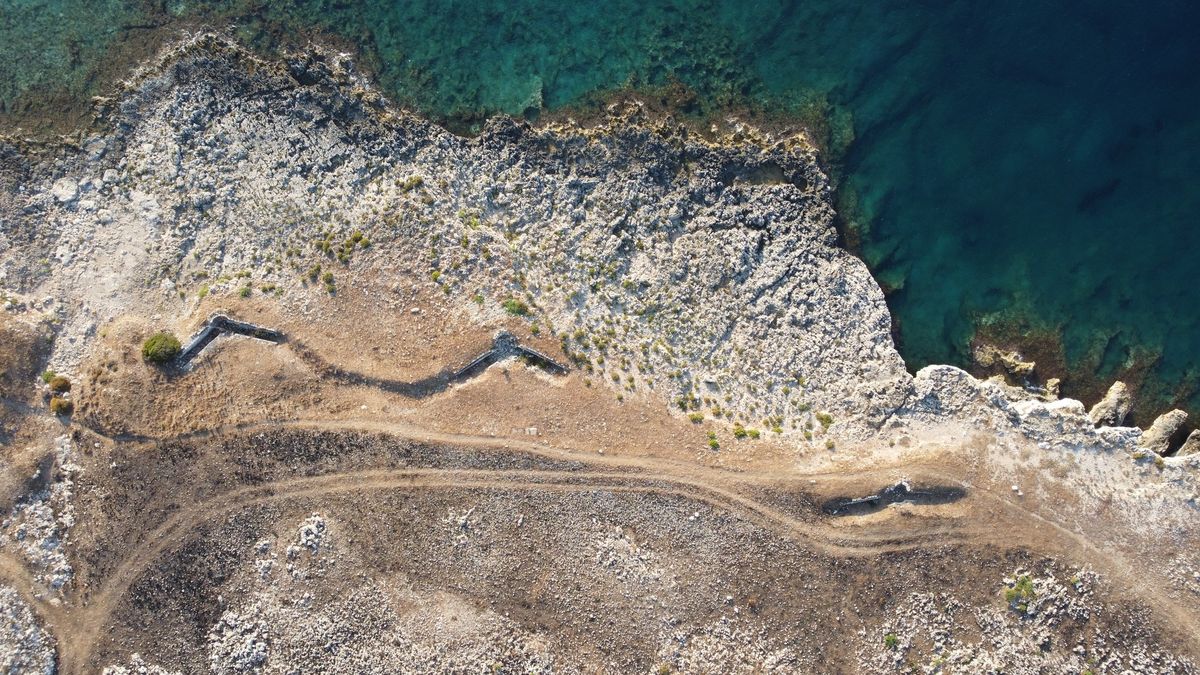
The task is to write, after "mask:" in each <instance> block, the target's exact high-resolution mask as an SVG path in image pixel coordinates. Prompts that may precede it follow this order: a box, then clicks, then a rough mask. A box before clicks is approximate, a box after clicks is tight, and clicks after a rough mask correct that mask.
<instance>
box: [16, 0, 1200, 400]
mask: <svg viewBox="0 0 1200 675" xmlns="http://www.w3.org/2000/svg"><path fill="white" fill-rule="evenodd" d="M196 23H212V24H217V25H228V24H229V23H236V25H237V29H236V30H237V33H238V34H239V35H241V36H242V37H243V38H244V39H245V40H246V41H247V42H248V43H250V44H253V45H255V46H256V47H259V48H267V49H269V48H271V47H272V46H274V45H276V44H279V43H281V42H282V41H286V39H288V38H289V37H292V38H295V37H296V36H298V35H300V34H301V33H302V32H305V31H319V32H324V33H326V34H333V35H336V36H340V37H341V38H342V39H344V40H345V41H346V42H347V43H348V44H350V45H352V46H353V47H355V48H357V49H358V50H359V51H360V53H361V55H362V60H363V63H364V64H366V65H367V66H368V67H369V68H371V69H372V70H374V71H375V72H376V73H377V75H378V77H379V79H380V82H381V83H382V84H383V86H384V87H385V88H387V89H388V90H389V91H390V92H391V93H392V95H393V96H394V97H395V98H396V99H397V100H399V101H401V102H403V103H405V104H407V105H411V106H415V107H418V108H420V109H422V110H423V111H425V112H427V113H429V114H432V115H434V116H438V117H445V118H453V119H454V120H456V121H457V122H459V123H462V124H465V125H467V126H469V125H470V123H472V122H473V121H477V120H479V119H481V118H482V117H483V116H485V115H487V114H490V113H493V112H507V113H510V114H514V115H536V114H538V112H539V111H542V110H545V109H554V108H557V107H561V106H565V105H574V104H579V103H581V102H586V101H588V100H590V97H592V96H594V95H595V94H596V93H597V92H601V91H605V90H611V89H613V88H619V87H624V86H635V87H639V86H647V85H657V84H664V83H668V82H670V81H672V80H678V81H679V82H682V83H684V84H685V85H687V86H688V87H690V88H691V89H692V90H693V91H694V92H695V93H696V100H695V109H694V110H691V112H694V113H702V112H705V111H709V112H711V111H714V110H718V109H721V108H723V107H739V106H743V105H747V104H749V105H753V106H757V107H759V108H762V109H768V110H774V111H783V112H791V113H793V114H804V115H806V116H810V115H812V114H813V113H814V112H819V113H822V114H824V115H826V117H827V118H828V120H829V123H828V125H827V126H828V128H829V129H831V130H832V132H831V134H830V139H831V140H830V144H831V146H832V147H831V151H832V152H831V157H835V158H836V163H837V165H838V166H837V167H836V168H837V172H838V174H839V175H840V176H841V181H840V182H841V201H842V206H843V210H844V211H845V212H846V214H847V217H848V220H850V221H852V223H851V225H852V226H853V227H854V228H856V230H857V232H858V234H859V235H860V236H861V245H860V246H859V252H860V254H861V255H862V256H863V257H864V259H865V260H866V261H867V263H868V264H869V265H870V267H871V268H872V270H873V272H874V273H875V275H876V277H877V278H878V279H880V281H881V283H883V284H884V286H885V287H886V288H888V289H889V304H890V305H891V307H892V310H893V313H894V314H895V316H896V317H897V323H898V328H899V333H898V336H899V339H900V345H901V351H902V353H903V354H904V356H905V358H906V360H907V361H908V363H909V365H910V366H911V367H913V368H914V369H915V368H918V367H920V366H922V365H924V364H927V363H934V362H948V363H956V364H960V365H967V364H968V362H969V347H968V344H969V341H970V340H971V338H972V336H973V335H974V334H975V332H976V329H977V328H978V327H980V326H986V327H989V328H988V330H989V331H990V332H991V333H996V334H1003V335H1004V336H1006V337H1008V338H1011V339H1014V340H1015V341H1016V342H1017V343H1018V344H1025V346H1028V347H1030V348H1031V350H1032V352H1033V354H1034V355H1036V356H1037V357H1038V358H1039V359H1040V360H1041V362H1042V363H1043V364H1048V363H1052V362H1054V361H1055V358H1056V357H1055V352H1056V350H1057V345H1058V344H1061V347H1062V351H1061V357H1062V358H1063V359H1065V363H1064V364H1063V365H1064V366H1065V368H1066V369H1067V370H1068V371H1070V372H1069V375H1070V376H1069V377H1068V378H1067V381H1066V386H1065V393H1067V394H1068V395H1077V396H1081V397H1083V398H1091V397H1092V396H1094V395H1095V390H1096V387H1097V386H1103V385H1104V384H1106V380H1108V379H1109V378H1111V377H1114V376H1118V375H1120V376H1125V377H1131V378H1133V379H1134V380H1140V379H1141V378H1142V377H1144V378H1145V388H1144V389H1143V403H1144V405H1143V406H1142V412H1141V414H1142V416H1143V417H1144V416H1145V415H1147V414H1148V413H1149V412H1151V411H1153V410H1154V409H1156V408H1160V407H1162V406H1164V405H1167V404H1169V403H1178V404H1184V405H1186V406H1187V407H1189V408H1190V409H1191V410H1192V411H1194V412H1200V388H1198V386H1197V385H1198V384H1200V314H1198V313H1197V312H1196V311H1195V310H1196V308H1197V307H1200V284H1197V283H1195V281H1194V278H1195V277H1196V273H1197V272H1198V271H1200V262H1198V260H1200V259H1198V257H1197V254H1196V251H1195V245H1196V244H1197V243H1200V229H1198V228H1200V39H1198V38H1197V35H1200V3H1195V2H1175V1H1171V0H1158V1H1152V2H1141V3H1136V2H1132V1H1129V2H1118V1H1115V0H1093V1H1086V2H1085V1H1068V0H1036V1H1035V0H1006V2H1002V3H983V2H948V1H944V0H939V1H933V0H924V1H922V0H907V1H903V2H901V1H898V0H876V1H874V2H861V1H859V0H819V1H810V2H797V1H784V0H772V1H760V2H733V1H728V2H716V1H711V2H701V1H697V0H674V1H671V0H641V1H634V0H610V1H609V2H593V3H585V2H576V3H564V2H559V1H557V0H508V1H506V2H494V1H481V0H472V1H469V2H468V1H465V0H458V1H455V0H446V1H442V2H433V1H431V0H419V1H413V2H380V1H366V2H332V1H319V0H294V1H293V2H288V3H267V2H249V1H244V2H237V3H222V2H204V3H200V2H195V3H187V2H179V1H178V0H172V1H170V2H167V3H165V4H160V3H122V2H116V1H104V2H95V1H93V2H35V1H32V0H0V59H2V61H0V101H2V102H3V105H4V106H5V108H4V109H2V110H0V113H3V112H4V111H5V110H7V111H8V112H9V113H11V112H13V111H17V112H18V113H19V112H20V111H21V110H30V109H35V108H36V101H38V97H46V96H50V95H51V94H53V95H54V96H58V97H59V98H63V97H70V96H75V97H83V96H86V95H88V94H90V93H92V91H93V90H94V89H95V88H98V87H102V86H103V81H104V77H103V76H102V75H101V72H102V71H103V70H104V69H105V68H107V69H108V70H110V71H111V70H112V69H113V68H112V64H113V61H114V60H116V59H119V58H122V57H125V58H129V57H131V56H132V53H131V50H130V49H129V45H130V44H136V43H138V41H142V42H145V43H146V44H152V43H153V40H150V39H148V36H156V37H159V38H161V36H162V35H163V34H165V32H169V30H170V29H172V27H174V26H177V25H184V24H191V25H194V24H196ZM133 51H136V50H133ZM30 54H32V55H33V57H32V58H30V57H29V56H25V57H24V58H18V57H20V56H21V55H30ZM101 64H103V66H104V68H102V67H101ZM31 106H34V107H32V108H31ZM0 119H3V118H0ZM10 123H11V122H10ZM851 138H852V139H853V141H852V142H849V141H850V139H851ZM847 142H849V145H848V146H847V145H846V144H847ZM1045 374H1046V375H1055V374H1058V373H1055V372H1049V371H1047V372H1046V373H1045Z"/></svg>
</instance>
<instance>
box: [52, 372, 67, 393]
mask: <svg viewBox="0 0 1200 675" xmlns="http://www.w3.org/2000/svg"><path fill="white" fill-rule="evenodd" d="M49 384H50V391H52V392H54V393H56V394H61V393H63V392H68V391H71V381H70V380H68V379H67V378H65V377H63V376H62V375H55V376H54V377H52V378H50V383H49Z"/></svg>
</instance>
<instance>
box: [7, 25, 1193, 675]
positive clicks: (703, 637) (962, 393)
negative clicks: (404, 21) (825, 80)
mask: <svg viewBox="0 0 1200 675" xmlns="http://www.w3.org/2000/svg"><path fill="white" fill-rule="evenodd" d="M96 105H97V115H98V118H99V120H100V122H101V124H100V126H101V128H103V129H104V131H103V132H102V133H98V134H97V135H94V136H90V137H81V138H75V139H69V138H64V139H61V140H60V141H58V142H55V143H49V144H45V143H35V142H33V141H31V140H25V139H14V138H10V139H3V140H0V293H3V295H2V296H0V305H2V307H3V309H2V311H0V399H2V402H3V406H2V407H0V497H2V499H0V507H2V508H3V520H2V522H0V612H3V613H4V618H5V622H4V625H5V626H6V628H5V631H4V632H3V633H2V634H0V664H2V665H3V666H4V667H5V668H4V669H5V671H6V672H47V673H51V672H60V671H61V672H65V673H85V672H106V673H175V672H181V673H193V672H205V671H211V672H217V673H227V672H229V673H232V672H264V673H299V672H306V673H307V672H339V673H341V672H345V673H367V672H370V673H375V672H622V673H623V672H652V673H671V672H698V673H711V672H747V673H750V672H796V673H810V672H880V673H883V672H922V673H939V672H1006V673H1043V672H1046V673H1050V672H1053V673H1088V672H1091V673H1104V672H1113V673H1118V672H1119V673H1124V672H1139V673H1176V672H1195V671H1196V670H1197V665H1196V664H1197V658H1200V641H1198V640H1200V638H1197V636H1198V635H1200V546H1198V544H1200V517H1198V516H1200V513H1198V511H1200V486H1198V484H1197V483H1198V479H1200V453H1197V452H1195V451H1196V450H1200V437H1196V438H1190V439H1188V440H1187V442H1185V443H1183V444H1182V446H1181V445H1180V444H1181V441H1183V439H1182V438H1179V436H1180V435H1182V433H1181V432H1180V429H1181V428H1182V424H1183V421H1184V420H1183V419H1181V418H1179V415H1171V414H1168V415H1166V416H1164V417H1163V418H1161V419H1160V420H1159V421H1158V422H1156V423H1155V425H1154V426H1153V427H1151V428H1150V429H1148V430H1146V431H1143V430H1141V429H1137V428H1132V427H1124V426H1120V425H1121V423H1122V422H1123V421H1124V418H1125V416H1126V415H1127V413H1128V406H1129V401H1128V400H1127V398H1126V397H1125V396H1124V393H1123V392H1124V390H1123V389H1122V387H1120V386H1115V387H1114V390H1113V391H1112V392H1111V393H1110V397H1109V398H1107V399H1106V400H1105V401H1103V402H1101V404H1100V405H1098V406H1097V407H1096V408H1095V409H1093V410H1092V411H1091V412H1090V414H1089V411H1086V410H1085V409H1084V406H1083V405H1082V404H1081V403H1079V402H1078V401H1073V400H1071V399H1060V398H1058V397H1057V396H1056V395H1055V394H1054V392H1053V391H1050V392H1047V391H1045V390H1038V391H1034V390H1032V389H1030V388H1028V387H1022V386H1017V385H1016V384H1013V383H1009V382H1006V381H1005V380H1004V379H1002V378H996V379H992V380H987V381H981V380H978V379H976V378H974V377H972V376H971V375H969V374H967V373H965V372H963V371H961V370H958V369H955V368H951V367H947V366H934V367H929V368H925V369H923V370H921V371H920V372H918V373H916V374H915V375H912V374H910V373H909V372H907V371H906V369H905V365H904V363H903V361H902V359H901V358H900V356H899V355H898V354H897V352H896V349H895V346H894V344H893V343H892V339H891V334H890V324H891V321H890V317H889V315H888V311H887V307H886V305H885V303H884V299H883V294H882V292H881V290H880V288H879V286H878V285H877V284H876V283H875V281H874V280H873V279H872V278H871V276H870V274H869V273H868V271H867V269H866V267H865V266H864V265H863V264H862V262H861V261H859V260H858V259H857V258H855V257H853V256H852V255H850V254H849V253H847V252H845V251H844V250H842V249H840V248H838V246H837V237H836V232H835V230H834V228H833V224H832V223H833V218H834V212H833V209H832V207H831V205H830V201H831V199H830V197H831V195H830V186H829V181H828V179H827V178H826V176H825V174H824V173H823V172H822V170H821V168H820V166H819V163H818V154H817V152H816V150H815V149H814V147H813V146H812V144H811V143H809V142H808V141H807V140H806V137H805V136H804V135H803V133H795V134H783V133H782V132H767V131H764V130H761V129H758V128H755V127H754V126H753V125H751V124H748V123H745V122H744V121H740V120H738V119H732V118H731V119H726V120H722V121H720V122H717V123H714V124H713V125H712V126H711V128H706V129H697V128H695V127H694V126H689V125H685V124H682V123H679V122H677V121H675V120H673V119H671V118H670V117H669V116H665V115H663V114H661V113H652V112H650V111H648V110H647V109H646V108H645V107H644V106H642V105H640V104H639V103H638V102H637V101H636V100H633V99H628V100H622V101H620V102H617V103H614V104H612V105H611V106H610V107H609V108H608V110H607V114H606V115H603V116H601V119H597V120H589V121H587V122H586V123H580V122H575V121H572V120H560V121H556V122H553V123H544V124H540V125H536V126H533V125H529V124H526V123H522V122H517V121H513V120H510V119H502V118H498V119H494V120H492V121H490V122H489V123H488V124H487V125H486V126H485V127H484V128H483V129H482V130H481V132H480V133H479V134H478V135H476V136H474V137H470V138H464V137H460V136H456V135H453V134H451V133H449V132H447V131H445V130H443V129H441V128H439V127H437V126H436V125H433V124H431V123H429V122H428V121H425V120H423V119H421V118H419V117H417V116H414V115H412V114H410V113H407V112H404V111H401V110H398V109H396V108H394V107H393V106H391V105H390V104H389V103H388V102H387V101H386V100H385V99H384V98H383V97H382V96H381V95H380V94H379V93H378V92H377V91H376V90H375V89H374V87H373V86H372V84H371V82H370V81H369V80H368V79H367V78H365V77H363V76H361V75H360V74H358V73H357V72H356V70H355V67H354V64H353V62H352V61H351V59H350V58H349V57H347V56H346V55H342V54H336V53H332V52H329V51H327V50H325V49H323V48H320V47H313V48H311V49H309V50H308V51H305V52H302V53H296V54H292V55H290V56H288V57H287V58H284V59H281V60H278V61H274V60H265V59H263V58H260V57H257V56H254V55H252V54H250V53H247V52H245V51H243V50H242V49H240V48H239V47H237V46H235V45H234V44H233V43H232V42H230V41H228V40H226V39H225V38H223V37H222V36H219V35H213V34H200V35H196V36H192V37H188V38H187V39H185V40H182V41H180V42H179V43H177V44H175V45H173V46H171V47H170V48H169V49H167V50H165V51H164V52H163V53H162V54H161V55H159V57H157V58H156V59H155V60H153V61H152V62H148V63H146V64H144V65H143V66H142V67H141V68H140V69H139V70H138V71H137V72H136V73H135V74H134V75H133V76H131V78H130V79H129V80H128V81H127V82H126V83H125V84H124V85H123V87H122V89H121V91H119V92H117V93H116V94H114V96H113V97H111V98H108V99H100V100H97V102H96ZM215 314H225V315H228V316H231V317H235V318H237V319H239V320H244V321H250V322H253V323H255V324H257V325H260V326H266V327H270V328H273V329H278V330H279V331H281V332H282V333H283V335H284V339H283V340H282V341H281V342H279V343H278V344H276V343H273V342H267V341H263V340H256V339H253V338H250V337H246V336H240V335H230V336H223V337H219V338H217V339H216V340H215V341H214V342H213V343H212V344H210V345H209V346H208V347H206V348H205V349H204V350H203V352H201V354H200V356H199V357H198V358H196V359H194V360H193V361H191V362H190V363H188V364H187V366H186V367H180V368H160V367H155V366H152V365H150V364H147V363H146V362H145V361H144V360H143V359H142V357H141V345H142V341H143V340H144V339H145V338H146V337H148V336H149V335H151V334H152V333H154V332H156V331H160V330H166V331H170V332H174V333H176V334H177V335H179V336H180V337H181V338H183V339H186V338H187V336H189V335H192V334H194V333H196V332H197V331H198V330H199V328H200V327H201V326H202V325H203V324H204V322H205V321H206V320H207V319H208V318H209V317H210V316H212V315H215ZM500 331H504V332H506V333H507V334H508V335H509V336H511V338H508V337H506V338H504V339H503V340H515V341H516V342H517V343H519V344H520V345H522V346H524V347H527V348H530V349H533V350H535V351H536V352H537V353H540V354H543V355H546V356H547V357H548V358H550V359H552V360H554V361H557V362H560V363H562V364H564V365H566V366H567V372H566V374H561V373H557V372H553V371H552V370H547V369H545V368H543V367H541V366H542V365H544V363H543V364H539V362H538V360H537V359H522V358H512V357H511V354H513V353H515V352H512V351H511V350H508V351H504V352H503V353H502V354H501V357H502V358H499V362H497V363H493V364H491V365H489V366H488V367H486V368H479V369H475V370H471V369H467V370H466V371H464V370H463V368H464V366H466V365H468V364H469V363H471V361H472V359H473V358H475V357H476V356H477V355H479V354H481V353H483V352H485V351H486V350H488V349H489V348H490V347H491V346H492V345H493V344H494V342H493V340H494V339H495V336H496V335H497V334H498V333H499V332H500ZM503 340H502V341H501V342H502V343H503V344H511V342H504V341H503ZM497 344H499V343H497ZM997 359H998V360H999V361H1004V362H1005V363H1009V365H1011V366H1012V367H1011V368H1010V370H1012V371H1014V372H1016V371H1017V370H1018V369H1019V367H1020V365H1021V364H1020V363H1019V361H1017V360H1015V359H1014V358H1010V357H1008V356H1007V355H1003V354H1001V355H999V356H997ZM1006 359H1007V361H1006ZM46 370H52V371H54V372H55V373H57V374H58V375H60V376H64V377H66V378H68V379H69V380H70V389H69V392H62V391H58V392H56V393H55V395H56V396H58V397H59V398H60V399H63V400H67V401H70V403H71V404H72V406H73V411H72V414H69V415H58V416H55V415H53V414H52V413H51V412H50V411H49V409H48V402H49V401H50V399H51V395H52V392H51V391H50V387H51V386H52V384H51V383H50V382H43V380H42V379H41V378H40V377H39V376H40V375H41V374H42V372H43V371H46ZM47 379H49V378H47ZM1017 384H1019V383H1017ZM53 386H56V387H58V388H59V389H61V388H62V385H61V384H54V385H53ZM900 483H904V484H905V485H907V487H908V492H905V493H888V494H905V495H906V496H905V497H904V498H903V499H898V500H896V503H890V504H887V505H882V504H877V503H875V502H871V501H867V502H863V503H857V502H856V503H855V507H854V508H852V509H848V510H847V509H843V510H839V509H835V508H831V507H830V504H845V503H849V502H850V501H851V500H855V499H859V498H866V497H870V496H872V495H880V494H882V491H884V490H885V489H887V488H889V487H890V486H895V485H897V484H900ZM938 490H940V491H941V492H936V494H947V495H950V494H952V495H953V498H945V499H941V498H939V499H933V498H929V499H926V498H923V497H922V495H923V494H926V493H929V494H934V492H935V491H938Z"/></svg>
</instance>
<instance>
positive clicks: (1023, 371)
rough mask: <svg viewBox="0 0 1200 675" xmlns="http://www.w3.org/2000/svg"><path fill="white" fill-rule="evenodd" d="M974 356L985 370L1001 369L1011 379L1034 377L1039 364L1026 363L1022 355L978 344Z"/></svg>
mask: <svg viewBox="0 0 1200 675" xmlns="http://www.w3.org/2000/svg"><path fill="white" fill-rule="evenodd" d="M973 351H974V353H973V354H972V356H974V358H975V362H976V363H978V364H979V365H981V366H983V367H984V368H996V367H999V368H1000V369H1002V370H1003V371H1004V372H1005V373H1007V374H1008V375H1009V376H1010V377H1013V378H1016V379H1025V378H1028V377H1029V376H1031V375H1033V369H1034V368H1035V367H1037V364H1036V363H1034V362H1033V361H1025V360H1023V359H1022V358H1021V355H1020V354H1018V353H1017V352H1014V351H1009V350H1005V349H1000V348H998V347H995V346H993V345H989V344H978V345H976V346H975V349H974V350H973Z"/></svg>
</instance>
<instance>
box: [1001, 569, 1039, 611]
mask: <svg viewBox="0 0 1200 675" xmlns="http://www.w3.org/2000/svg"><path fill="white" fill-rule="evenodd" d="M1036 597H1037V593H1036V592H1035V591H1034V589H1033V578H1032V577H1030V576H1029V575H1028V574H1022V575H1021V576H1020V577H1018V578H1017V583H1016V584H1014V585H1013V587H1012V588H1006V589H1005V590H1004V600H1005V601H1006V602H1008V604H1009V605H1012V606H1014V608H1015V609H1016V610H1017V611H1019V612H1021V613H1022V614H1023V613H1025V612H1026V611H1028V609H1029V603H1030V601H1032V600H1033V599H1034V598H1036Z"/></svg>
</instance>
